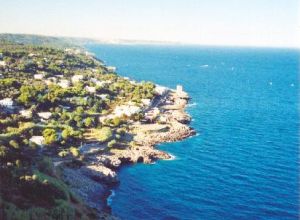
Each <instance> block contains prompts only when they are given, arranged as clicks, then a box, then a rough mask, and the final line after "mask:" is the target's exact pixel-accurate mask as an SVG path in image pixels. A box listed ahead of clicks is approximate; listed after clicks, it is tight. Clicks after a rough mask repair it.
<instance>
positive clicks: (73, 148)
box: [0, 38, 155, 219]
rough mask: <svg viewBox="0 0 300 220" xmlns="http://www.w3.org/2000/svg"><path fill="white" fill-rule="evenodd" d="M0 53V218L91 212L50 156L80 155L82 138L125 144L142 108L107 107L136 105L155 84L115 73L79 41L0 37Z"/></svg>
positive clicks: (90, 215)
mask: <svg viewBox="0 0 300 220" xmlns="http://www.w3.org/2000/svg"><path fill="white" fill-rule="evenodd" d="M0 61H1V65H0V100H2V101H8V102H7V103H4V102H3V103H2V104H0V219H93V218H95V213H94V212H93V211H92V210H90V209H88V208H87V207H86V206H85V205H83V204H82V202H81V201H80V200H79V199H78V198H76V196H75V195H73V193H72V192H70V191H69V189H68V186H67V185H66V184H65V183H64V182H63V181H62V178H61V175H60V172H59V170H58V169H57V168H56V167H54V166H53V162H52V160H51V158H56V159H57V158H61V159H65V158H67V159H69V160H71V161H77V160H84V157H83V156H81V155H80V150H79V147H80V146H81V145H82V142H84V141H87V142H88V141H98V142H99V143H100V144H103V145H104V146H107V150H110V149H111V148H114V147H120V146H122V147H124V146H125V147H126V146H129V145H130V143H129V141H128V139H126V138H125V136H126V131H127V125H128V123H129V121H130V120H136V119H140V117H141V113H138V114H133V115H131V116H128V115H127V116H126V115H121V116H120V115H118V116H116V117H111V116H112V113H113V110H114V108H115V107H116V106H119V105H124V104H126V103H128V102H129V101H130V102H131V103H133V105H136V106H142V104H141V103H142V100H143V99H152V98H153V97H154V88H155V86H154V85H153V84H152V83H149V82H142V83H135V82H134V83H133V82H130V81H129V80H128V79H125V78H122V77H119V76H117V75H116V74H115V73H114V72H111V71H110V70H109V69H108V68H107V67H106V66H105V65H104V64H103V63H102V62H101V61H100V60H97V59H95V58H94V57H92V56H91V55H89V54H86V53H85V52H84V51H80V50H79V49H78V48H68V49H55V48H53V47H44V46H36V45H35V46H34V45H24V44H16V43H11V42H8V41H6V40H3V39H2V40H1V38H0ZM10 101H11V102H12V103H10ZM108 116H110V117H108ZM105 117H107V118H105ZM101 118H105V120H100V119H101ZM125 122H126V123H125ZM123 137H124V138H123ZM45 155H48V156H50V157H46V156H45Z"/></svg>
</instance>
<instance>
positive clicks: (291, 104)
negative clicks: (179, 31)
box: [88, 45, 299, 220]
mask: <svg viewBox="0 0 300 220" xmlns="http://www.w3.org/2000/svg"><path fill="white" fill-rule="evenodd" d="M88 48H89V50H90V51H92V52H94V53H95V54H96V55H97V56H98V57H99V58H101V59H103V60H104V61H105V62H106V63H107V64H109V65H114V66H116V67H117V68H118V73H119V74H121V75H123V76H129V77H131V78H134V79H137V80H151V81H154V82H156V83H159V84H161V85H164V86H168V87H171V88H175V86H176V84H182V85H183V86H184V89H185V90H186V91H187V92H188V93H189V95H190V96H191V98H192V100H191V104H190V106H189V108H188V112H189V113H190V114H191V116H192V118H193V121H192V123H191V126H193V127H194V128H195V129H196V130H197V132H198V134H199V135H197V136H195V137H192V138H189V139H186V140H184V141H181V142H176V143H168V144H161V145H160V146H159V148H160V149H162V150H165V151H168V152H170V153H171V154H173V155H174V156H175V157H176V159H175V160H172V161H158V162H157V163H156V164H153V165H144V164H138V165H134V166H128V167H125V168H123V169H121V171H120V173H119V176H120V179H121V184H120V186H118V187H117V188H116V189H115V195H114V196H113V197H112V198H111V200H110V201H111V207H112V212H113V213H114V214H115V215H117V216H119V217H121V218H122V219H130V220H131V219H133V220H137V219H204V220H210V219H213V220H215V219H298V218H299V214H298V211H299V191H298V190H299V185H298V181H299V174H298V172H299V168H298V166H299V158H298V157H299V155H298V153H299V149H298V147H299V138H298V127H299V116H298V110H299V106H298V91H299V90H298V89H299V80H298V70H299V68H298V67H299V52H298V51H295V50H288V49H249V48H208V47H207V48H206V47H166V46H162V47H158V46H120V45H119V46H117V45H90V46H88Z"/></svg>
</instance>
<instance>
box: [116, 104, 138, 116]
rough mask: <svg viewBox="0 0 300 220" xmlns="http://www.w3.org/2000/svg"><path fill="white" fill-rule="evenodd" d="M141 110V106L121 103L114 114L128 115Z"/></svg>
mask: <svg viewBox="0 0 300 220" xmlns="http://www.w3.org/2000/svg"><path fill="white" fill-rule="evenodd" d="M140 111H141V108H140V107H138V106H134V105H120V106H117V107H116V108H115V110H114V115H116V116H118V117H121V116H122V115H126V116H128V117H130V116H132V115H134V114H137V113H139V112H140Z"/></svg>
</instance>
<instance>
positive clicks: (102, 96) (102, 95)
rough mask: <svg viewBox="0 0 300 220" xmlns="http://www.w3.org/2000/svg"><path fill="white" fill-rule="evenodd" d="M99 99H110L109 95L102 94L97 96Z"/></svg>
mask: <svg viewBox="0 0 300 220" xmlns="http://www.w3.org/2000/svg"><path fill="white" fill-rule="evenodd" d="M96 96H97V97H100V98H101V99H103V100H105V99H107V98H108V95H107V94H100V95H96Z"/></svg>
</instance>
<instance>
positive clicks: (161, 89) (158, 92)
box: [154, 85, 168, 95]
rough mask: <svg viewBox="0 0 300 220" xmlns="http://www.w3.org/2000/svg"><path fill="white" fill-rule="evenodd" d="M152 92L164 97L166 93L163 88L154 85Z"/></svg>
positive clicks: (165, 89)
mask: <svg viewBox="0 0 300 220" xmlns="http://www.w3.org/2000/svg"><path fill="white" fill-rule="evenodd" d="M154 91H155V93H156V94H158V95H165V94H166V93H167V91H168V89H167V88H166V87H164V86H159V85H156V86H155V89H154Z"/></svg>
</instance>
